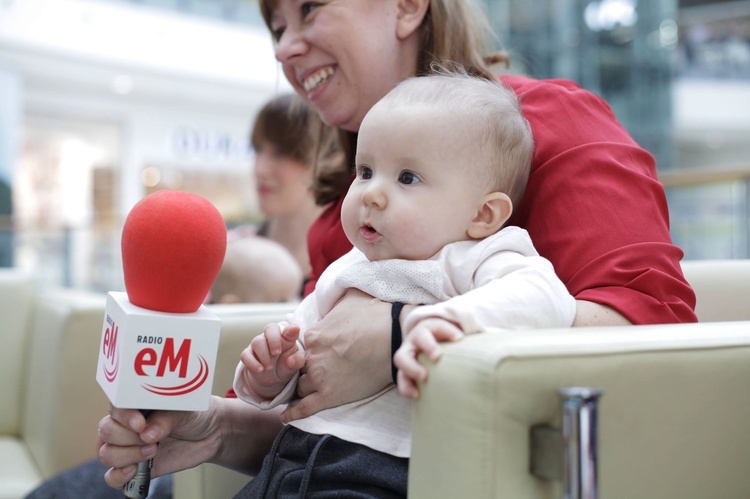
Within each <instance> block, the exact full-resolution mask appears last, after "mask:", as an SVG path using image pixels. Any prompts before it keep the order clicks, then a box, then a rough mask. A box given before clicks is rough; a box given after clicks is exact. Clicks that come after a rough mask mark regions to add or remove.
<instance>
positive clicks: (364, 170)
mask: <svg viewBox="0 0 750 499" xmlns="http://www.w3.org/2000/svg"><path fill="white" fill-rule="evenodd" d="M359 176H360V178H361V179H362V180H370V179H371V178H372V170H371V169H370V168H368V167H366V166H363V167H361V168H360V170H359Z"/></svg>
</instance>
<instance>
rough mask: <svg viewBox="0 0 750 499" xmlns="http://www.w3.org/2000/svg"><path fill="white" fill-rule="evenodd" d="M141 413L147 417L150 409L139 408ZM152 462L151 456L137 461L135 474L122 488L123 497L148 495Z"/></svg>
mask: <svg viewBox="0 0 750 499" xmlns="http://www.w3.org/2000/svg"><path fill="white" fill-rule="evenodd" d="M141 414H143V417H145V418H148V415H149V414H151V411H150V410H148V409H141ZM153 464H154V459H153V458H151V459H147V460H145V461H141V462H140V463H138V468H137V469H136V471H135V476H134V477H133V479H132V480H130V481H129V482H127V483H126V484H125V486H123V488H122V490H123V492H124V493H125V497H127V498H128V499H146V497H148V491H149V488H150V486H151V467H152V466H153Z"/></svg>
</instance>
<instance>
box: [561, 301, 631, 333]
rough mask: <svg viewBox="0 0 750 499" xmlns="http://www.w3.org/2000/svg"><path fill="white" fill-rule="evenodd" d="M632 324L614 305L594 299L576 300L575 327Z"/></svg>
mask: <svg viewBox="0 0 750 499" xmlns="http://www.w3.org/2000/svg"><path fill="white" fill-rule="evenodd" d="M630 324H632V322H630V321H629V320H627V319H626V318H625V316H623V315H622V314H621V313H619V312H618V311H617V310H615V309H613V308H612V307H608V306H606V305H601V304H599V303H594V302H592V301H585V300H576V317H575V319H574V320H573V327H587V326H628V325H630Z"/></svg>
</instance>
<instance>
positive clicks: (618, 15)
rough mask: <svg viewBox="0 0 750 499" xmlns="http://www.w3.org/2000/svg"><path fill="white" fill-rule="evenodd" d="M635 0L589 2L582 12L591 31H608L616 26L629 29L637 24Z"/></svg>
mask: <svg viewBox="0 0 750 499" xmlns="http://www.w3.org/2000/svg"><path fill="white" fill-rule="evenodd" d="M637 3H638V2H637V0H601V1H598V2H590V3H589V4H588V5H587V6H586V9H585V10H584V12H583V17H584V20H585V21H586V26H588V27H589V29H590V30H592V31H610V30H612V29H614V28H616V27H618V26H622V27H626V28H631V27H633V26H635V23H636V22H638V13H637V12H636V9H635V7H636V4H637Z"/></svg>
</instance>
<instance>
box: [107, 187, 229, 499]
mask: <svg viewBox="0 0 750 499" xmlns="http://www.w3.org/2000/svg"><path fill="white" fill-rule="evenodd" d="M226 244H227V231H226V227H225V225H224V220H223V218H222V217H221V214H220V213H219V211H218V210H217V209H216V208H215V207H214V206H213V205H212V204H211V203H210V202H209V201H208V200H206V199H205V198H203V197H201V196H198V195H197V194H192V193H189V192H184V191H176V190H162V191H157V192H155V193H153V194H151V195H149V196H146V197H145V198H143V199H141V200H140V201H139V202H138V203H136V205H135V206H134V207H133V209H132V210H131V211H130V213H129V214H128V216H127V218H126V219H125V223H124V225H123V229H122V241H121V247H122V266H123V274H124V278H125V291H126V292H125V293H122V292H114V291H111V292H109V293H108V294H107V303H106V307H105V310H104V323H103V325H102V337H101V341H100V345H99V362H98V365H97V371H96V379H97V382H98V383H99V385H100V386H101V387H102V389H103V390H104V392H105V393H106V395H107V397H108V398H109V401H110V402H111V403H112V405H114V406H115V407H120V408H126V409H140V410H141V411H142V412H143V414H144V416H148V413H149V412H150V411H151V410H157V409H165V410H183V411H205V410H207V409H208V407H209V403H210V398H211V387H212V385H213V376H214V367H215V364H216V352H217V350H218V346H219V332H220V329H221V322H220V320H219V318H218V317H217V316H216V315H215V314H213V313H212V312H210V311H209V310H208V309H207V308H206V307H204V306H203V305H202V304H203V301H204V300H205V298H206V296H207V295H208V292H209V290H210V288H211V285H212V284H213V281H214V279H216V276H217V274H218V273H219V269H220V268H221V264H222V262H223V260H224V254H225V251H226ZM151 465H152V462H151V460H147V461H143V462H141V463H139V464H138V471H137V472H136V476H135V477H134V478H133V479H132V480H131V481H130V482H128V483H127V484H126V485H125V487H124V492H125V497H128V498H131V499H143V498H145V497H147V496H148V492H149V485H150V481H151Z"/></svg>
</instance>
